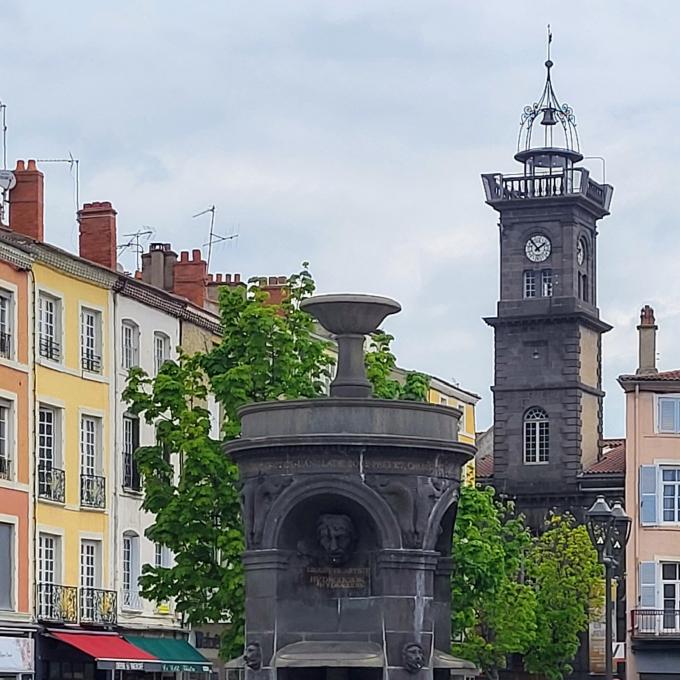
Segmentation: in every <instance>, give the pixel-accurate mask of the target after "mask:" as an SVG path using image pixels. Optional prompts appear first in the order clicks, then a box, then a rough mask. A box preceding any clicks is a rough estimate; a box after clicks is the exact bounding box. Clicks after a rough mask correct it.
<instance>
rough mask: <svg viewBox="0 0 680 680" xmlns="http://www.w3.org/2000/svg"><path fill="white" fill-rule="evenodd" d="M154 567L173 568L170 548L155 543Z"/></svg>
mask: <svg viewBox="0 0 680 680" xmlns="http://www.w3.org/2000/svg"><path fill="white" fill-rule="evenodd" d="M153 550H154V566H155V567H156V568H160V567H163V568H168V567H171V566H172V555H171V553H170V548H168V547H167V546H165V545H163V544H162V543H154V544H153Z"/></svg>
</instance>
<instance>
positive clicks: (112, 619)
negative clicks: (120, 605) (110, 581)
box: [80, 588, 118, 625]
mask: <svg viewBox="0 0 680 680" xmlns="http://www.w3.org/2000/svg"><path fill="white" fill-rule="evenodd" d="M116 604H117V597H116V591H115V590H101V589H100V588H81V589H80V623H89V624H94V625H109V624H114V623H116V622H117V620H118V616H117V614H116Z"/></svg>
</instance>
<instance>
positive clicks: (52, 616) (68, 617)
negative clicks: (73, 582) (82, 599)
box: [36, 583, 78, 623]
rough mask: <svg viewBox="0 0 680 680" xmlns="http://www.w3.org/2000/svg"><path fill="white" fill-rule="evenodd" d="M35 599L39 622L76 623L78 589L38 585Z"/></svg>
mask: <svg viewBox="0 0 680 680" xmlns="http://www.w3.org/2000/svg"><path fill="white" fill-rule="evenodd" d="M36 599H37V609H38V619H39V620H40V621H50V622H53V623H78V588H76V587H74V586H62V585H58V584H56V583H39V584H38V589H37V597H36Z"/></svg>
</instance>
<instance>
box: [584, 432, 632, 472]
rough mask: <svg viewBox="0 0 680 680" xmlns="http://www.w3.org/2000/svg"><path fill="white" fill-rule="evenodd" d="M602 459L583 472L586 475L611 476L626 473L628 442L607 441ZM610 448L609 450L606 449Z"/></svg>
mask: <svg viewBox="0 0 680 680" xmlns="http://www.w3.org/2000/svg"><path fill="white" fill-rule="evenodd" d="M603 444H604V446H605V449H606V450H605V452H604V453H603V455H602V456H601V458H600V459H599V460H598V461H596V462H595V463H593V464H592V465H591V466H590V467H589V468H587V469H586V470H584V471H583V474H584V475H611V474H624V473H625V472H626V440H625V439H605V440H604V441H603ZM607 446H609V448H608V449H607V448H606V447H607Z"/></svg>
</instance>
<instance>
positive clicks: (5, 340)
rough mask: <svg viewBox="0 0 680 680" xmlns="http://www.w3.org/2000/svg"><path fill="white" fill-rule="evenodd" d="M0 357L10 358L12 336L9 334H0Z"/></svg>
mask: <svg viewBox="0 0 680 680" xmlns="http://www.w3.org/2000/svg"><path fill="white" fill-rule="evenodd" d="M0 357H3V358H4V359H11V358H12V336H11V335H10V334H9V333H0Z"/></svg>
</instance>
